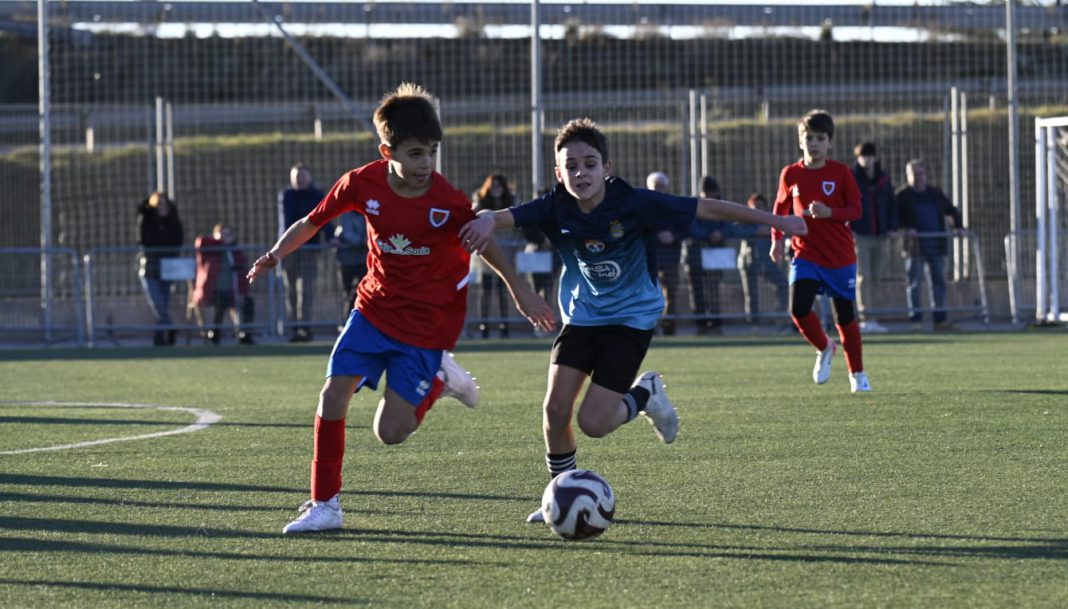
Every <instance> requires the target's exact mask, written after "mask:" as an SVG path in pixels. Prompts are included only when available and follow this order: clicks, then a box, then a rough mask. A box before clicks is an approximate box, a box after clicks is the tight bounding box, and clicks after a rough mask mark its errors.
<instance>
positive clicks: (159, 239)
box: [137, 191, 185, 347]
mask: <svg viewBox="0 0 1068 609" xmlns="http://www.w3.org/2000/svg"><path fill="white" fill-rule="evenodd" d="M137 225H138V230H139V240H138V245H140V246H141V247H143V248H144V251H143V252H142V254H141V268H140V270H139V271H138V276H139V277H140V278H141V288H142V289H143V290H144V292H145V299H146V300H147V301H148V306H149V308H150V309H151V310H152V317H153V318H154V319H155V322H156V330H155V332H153V334H152V344H154V345H156V346H157V347H159V346H161V345H173V344H174V340H175V337H176V336H177V332H176V331H175V330H174V328H172V327H171V312H170V307H171V281H169V280H168V279H165V278H164V274H163V272H162V266H163V261H164V260H166V259H169V258H176V257H177V256H178V253H179V252H178V248H180V247H181V245H182V242H183V241H184V240H185V236H184V233H183V231H182V221H181V220H180V219H179V218H178V207H177V206H176V205H175V204H174V202H173V201H171V200H170V199H169V198H168V197H167V194H166V193H163V192H158V191H157V192H154V193H152V194H150V195H149V196H148V198H146V199H145V200H144V201H142V202H141V205H140V206H139V207H138V208H137ZM158 248H172V249H162V250H161V249H158Z"/></svg>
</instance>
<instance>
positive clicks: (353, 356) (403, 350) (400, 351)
mask: <svg viewBox="0 0 1068 609" xmlns="http://www.w3.org/2000/svg"><path fill="white" fill-rule="evenodd" d="M442 355H443V352H442V350H441V349H424V348H422V347H415V346H412V345H409V344H408V343H405V342H402V341H399V340H397V339H395V338H390V337H389V336H386V335H385V334H383V333H382V332H380V331H379V330H378V328H376V327H374V326H373V325H372V324H371V322H369V321H368V320H367V318H366V317H364V316H363V314H362V313H360V311H359V310H358V309H354V310H353V311H352V313H350V314H349V319H348V322H346V323H345V329H344V330H342V331H341V335H340V336H338V337H337V342H335V343H334V350H333V351H332V352H331V353H330V362H329V363H328V364H327V367H326V376H327V378H329V377H331V376H361V377H363V380H362V381H360V384H359V385H357V386H356V391H359V390H360V387H363V386H364V385H366V386H368V387H370V388H371V389H372V390H376V389H378V382H379V380H380V379H381V378H382V373H383V372H385V374H386V385H387V386H388V387H389V388H390V389H392V390H393V391H395V392H397V394H398V395H400V396H401V397H402V398H404V399H405V400H406V401H407V402H408V403H409V404H411V405H412V406H413V407H416V406H418V405H419V404H420V403H421V402H422V401H423V399H424V398H425V397H426V395H427V393H429V391H430V385H431V383H432V382H433V381H434V375H435V374H437V373H438V369H440V368H441V357H442Z"/></svg>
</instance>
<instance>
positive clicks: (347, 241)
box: [333, 211, 367, 325]
mask: <svg viewBox="0 0 1068 609" xmlns="http://www.w3.org/2000/svg"><path fill="white" fill-rule="evenodd" d="M333 243H334V245H335V246H336V247H337V269H338V270H337V272H338V281H339V282H340V283H341V289H342V290H344V291H345V294H344V296H343V298H344V300H343V301H342V307H341V308H342V317H341V319H342V325H344V323H345V320H347V319H348V318H349V313H352V309H353V308H354V307H355V306H356V286H357V285H359V283H360V280H361V279H363V276H364V275H366V274H367V223H366V222H365V221H364V219H363V216H361V215H360V214H358V213H356V212H354V211H350V212H346V213H343V214H341V215H340V216H338V222H337V228H335V229H334V241H333Z"/></svg>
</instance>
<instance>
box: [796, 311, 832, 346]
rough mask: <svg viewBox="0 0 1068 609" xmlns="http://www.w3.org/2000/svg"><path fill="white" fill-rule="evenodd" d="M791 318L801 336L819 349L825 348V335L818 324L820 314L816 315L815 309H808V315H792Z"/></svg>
mask: <svg viewBox="0 0 1068 609" xmlns="http://www.w3.org/2000/svg"><path fill="white" fill-rule="evenodd" d="M793 320H794V325H795V326H797V329H798V330H800V332H801V336H804V337H805V340H807V341H808V344H810V345H812V346H813V347H815V348H816V349H817V350H819V351H823V350H824V349H826V348H827V340H828V339H827V335H826V334H824V332H823V326H822V325H821V324H820V316H819V315H816V312H815V311H809V312H808V315H805V316H804V317H794V318H793Z"/></svg>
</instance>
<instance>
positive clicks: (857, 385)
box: [849, 370, 871, 393]
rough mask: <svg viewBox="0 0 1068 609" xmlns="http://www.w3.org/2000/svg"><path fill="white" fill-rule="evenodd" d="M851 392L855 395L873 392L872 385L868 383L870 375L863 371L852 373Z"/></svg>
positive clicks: (850, 379)
mask: <svg viewBox="0 0 1068 609" xmlns="http://www.w3.org/2000/svg"><path fill="white" fill-rule="evenodd" d="M849 390H850V391H852V392H853V393H863V392H865V391H871V383H869V382H868V373H867V372H864V371H863V370H862V371H860V372H850V373H849Z"/></svg>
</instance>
